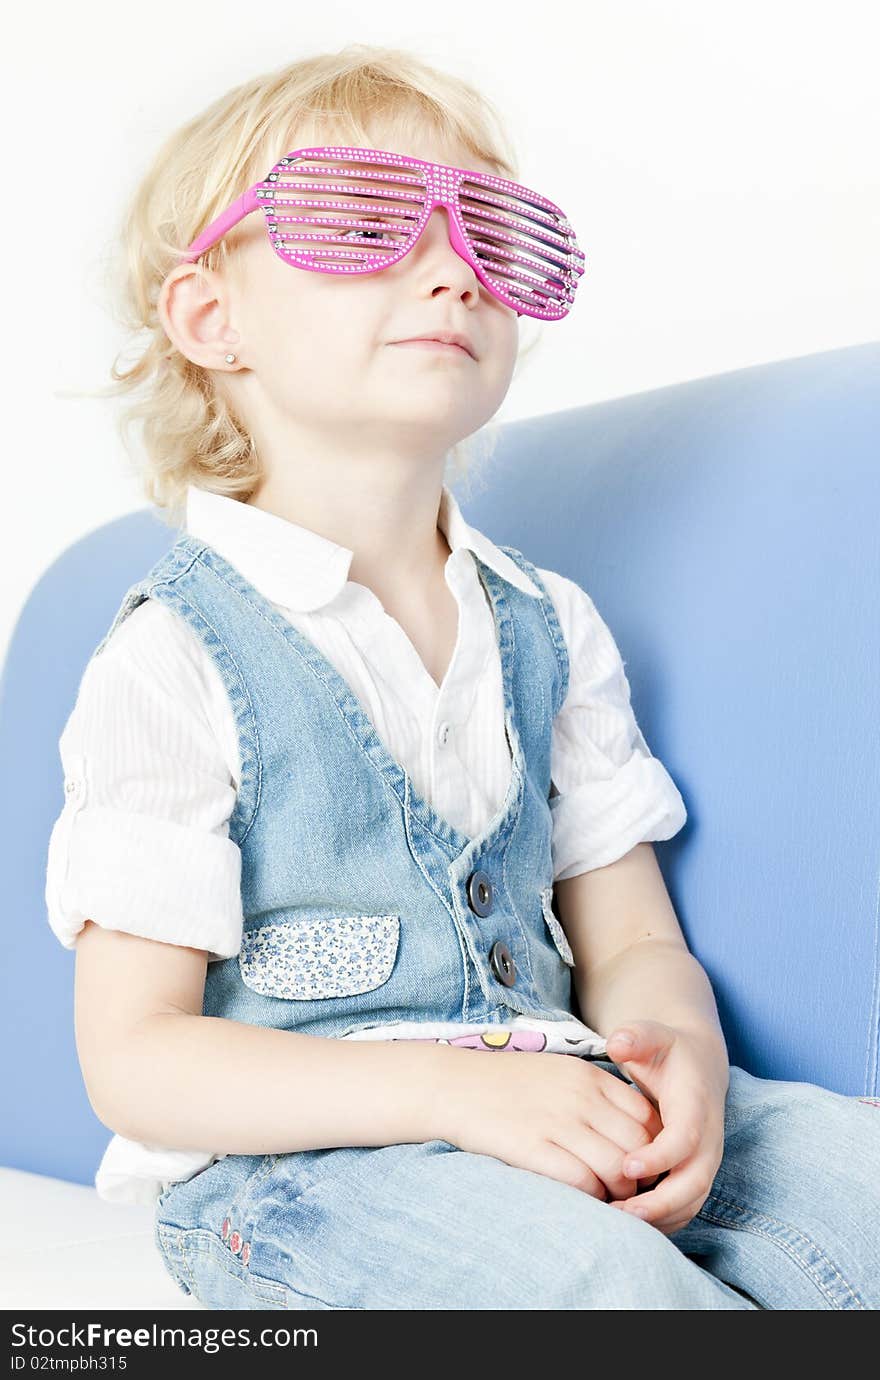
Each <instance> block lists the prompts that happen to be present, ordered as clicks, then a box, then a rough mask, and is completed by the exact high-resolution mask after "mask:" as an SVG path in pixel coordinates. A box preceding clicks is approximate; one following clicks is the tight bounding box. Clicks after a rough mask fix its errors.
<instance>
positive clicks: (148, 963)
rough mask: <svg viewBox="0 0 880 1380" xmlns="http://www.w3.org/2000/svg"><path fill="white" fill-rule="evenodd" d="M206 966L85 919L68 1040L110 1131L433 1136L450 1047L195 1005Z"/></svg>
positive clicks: (439, 1134) (178, 1139)
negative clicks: (259, 1022) (289, 1024)
mask: <svg viewBox="0 0 880 1380" xmlns="http://www.w3.org/2000/svg"><path fill="white" fill-rule="evenodd" d="M206 969H207V952H206V951H205V950H201V949H191V948H184V947H183V946H181V945H177V944H164V943H160V942H159V941H157V940H154V939H143V938H141V937H140V936H138V935H134V934H130V933H128V932H126V931H123V930H112V929H105V928H103V927H102V926H99V925H96V924H94V923H93V922H92V921H90V920H87V921H86V922H85V924H84V926H83V928H82V930H81V932H80V934H79V936H78V938H77V942H76V978H75V1027H76V1044H77V1053H78V1056H79V1061H80V1067H81V1069H82V1073H83V1079H84V1082H85V1086H86V1092H87V1094H88V1097H89V1101H90V1103H91V1105H92V1108H93V1110H94V1112H95V1115H96V1116H97V1117H98V1119H99V1120H100V1121H102V1122H103V1123H104V1125H105V1126H107V1127H108V1128H109V1129H110V1130H111V1131H114V1132H115V1133H117V1134H119V1135H121V1136H124V1137H126V1138H127V1139H129V1140H134V1141H140V1142H143V1143H148V1144H154V1145H165V1146H173V1147H174V1148H175V1149H181V1150H189V1149H200V1150H209V1151H211V1152H212V1153H214V1152H216V1153H220V1154H237V1155H251V1154H270V1153H275V1152H280V1153H283V1152H285V1151H291V1150H306V1149H322V1148H325V1147H329V1146H339V1145H388V1144H392V1143H396V1142H405V1141H428V1140H434V1139H438V1138H439V1139H443V1138H445V1137H444V1132H443V1130H442V1129H441V1126H440V1121H441V1118H442V1117H443V1116H444V1115H445V1097H446V1094H445V1089H446V1086H447V1083H448V1081H449V1071H450V1068H451V1060H452V1059H454V1058H456V1057H458V1058H459V1060H460V1059H461V1051H460V1050H457V1049H455V1048H454V1047H453V1046H449V1045H435V1044H422V1043H419V1042H415V1041H409V1040H400V1041H396V1042H395V1041H391V1040H389V1041H377V1042H375V1043H374V1042H372V1041H356V1040H340V1039H332V1038H325V1037H322V1036H317V1035H305V1034H300V1033H297V1032H291V1031H285V1030H276V1029H273V1028H264V1027H262V1026H255V1025H248V1024H245V1023H243V1022H240V1021H232V1020H226V1019H223V1018H218V1017H215V1016H203V1015H202V1014H201V1012H202V1003H203V998H204V988H205V973H206ZM460 1068H461V1063H459V1064H458V1065H456V1069H457V1070H458V1069H460ZM443 1124H445V1122H444V1123H443Z"/></svg>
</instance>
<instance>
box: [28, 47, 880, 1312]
mask: <svg viewBox="0 0 880 1380" xmlns="http://www.w3.org/2000/svg"><path fill="white" fill-rule="evenodd" d="M490 113H491V112H490V107H489V105H488V103H486V102H485V101H483V100H482V99H481V98H480V97H479V96H478V94H477V92H475V91H474V90H473V88H471V87H469V86H467V85H465V84H463V83H462V82H461V81H459V80H456V79H454V78H452V77H450V76H446V75H444V74H442V73H439V72H436V71H434V70H432V69H430V68H428V67H426V66H424V65H423V64H421V63H419V62H417V61H416V60H415V59H413V58H411V57H409V56H408V55H406V54H401V53H398V52H393V51H392V52H389V51H387V50H375V49H364V48H363V47H361V46H359V45H358V46H356V47H354V48H349V49H346V50H344V51H343V52H342V53H339V54H333V55H329V56H322V57H316V58H312V59H309V60H307V61H303V62H300V63H297V64H294V65H293V66H291V67H287V68H284V69H282V70H281V71H278V72H274V73H271V74H269V75H268V76H264V77H260V78H257V79H255V80H253V81H251V82H249V83H247V84H246V85H244V86H242V87H240V88H238V89H236V90H233V91H231V92H230V93H229V94H227V95H226V96H224V97H223V98H222V99H220V100H218V101H217V102H216V103H215V104H214V105H213V106H211V107H210V108H209V109H208V110H206V111H204V112H203V113H202V114H200V115H198V116H197V117H196V118H195V119H193V120H192V121H191V122H190V123H189V124H188V125H187V126H185V127H184V128H183V129H181V130H180V131H179V132H178V133H177V134H175V135H174V136H173V138H172V139H170V140H169V142H168V143H167V144H166V146H165V147H164V148H163V149H162V151H161V152H160V154H159V156H158V158H157V160H156V163H155V165H154V167H153V169H152V171H151V172H150V174H149V176H148V178H147V179H146V180H145V182H144V183H143V185H142V187H141V188H140V190H139V192H138V194H137V196H136V198H135V201H134V204H133V207H132V211H131V214H130V218H129V223H128V227H127V243H128V255H127V262H128V265H129V272H130V275H131V279H130V285H129V286H130V301H131V306H132V310H133V312H134V322H135V324H137V325H139V326H141V327H143V328H145V329H146V331H147V339H148V343H147V347H146V350H145V352H144V353H143V355H142V357H141V359H140V360H139V361H138V363H137V364H136V365H134V366H133V367H132V368H131V369H130V370H129V371H128V373H126V374H118V373H114V377H115V378H116V379H118V380H121V381H122V383H123V385H124V386H125V387H135V386H141V385H143V386H144V389H145V398H144V399H143V400H141V401H140V402H139V403H138V404H137V405H136V406H135V407H134V408H133V409H132V413H131V414H130V415H139V416H141V417H143V418H144V419H145V422H146V425H145V430H144V437H145V444H146V451H147V454H148V456H149V465H148V472H147V477H146V485H145V488H146V492H147V494H148V496H149V498H150V499H151V500H152V501H154V502H155V503H156V505H157V506H158V507H159V508H160V509H162V510H164V511H165V512H166V513H167V514H168V515H169V516H170V517H171V518H172V520H174V521H177V520H179V519H180V518H181V517H183V518H184V519H185V528H184V530H182V531H181V532H180V534H179V535H178V538H177V540H176V542H175V543H174V545H173V546H171V548H170V549H169V551H168V552H167V554H166V555H165V556H163V557H162V559H161V560H159V561H158V562H157V563H156V565H155V566H154V567H153V569H152V570H150V571H149V572H147V573H146V574H145V576H144V578H143V579H141V580H139V581H138V582H137V583H136V584H135V585H133V586H132V588H131V589H130V590H129V591H128V592H127V594H126V595H125V598H124V600H123V602H122V605H121V607H120V609H119V612H118V613H117V615H116V618H115V619H114V620H113V623H112V625H111V627H110V629H109V630H108V632H107V634H106V636H105V637H104V639H103V640H102V642H101V643H100V644H99V646H98V648H97V649H96V651H95V653H94V655H93V657H92V659H91V660H90V662H89V664H88V666H87V668H86V671H85V674H84V676H83V679H82V683H81V686H80V691H79V694H78V697H77V702H76V705H75V707H74V711H73V713H72V714H71V716H70V718H69V720H68V723H67V725H66V726H65V730H64V733H63V734H62V738H61V742H60V750H61V756H62V762H63V765H64V770H65V778H66V789H67V792H68V796H67V802H66V804H65V808H64V811H63V813H62V816H61V818H60V819H59V821H58V822H57V823H56V826H55V829H54V830H53V834H52V839H51V844H50V856H49V871H48V877H47V892H46V894H47V901H48V904H49V915H50V921H51V923H52V925H53V927H54V929H55V931H56V932H57V934H58V936H59V938H60V939H61V940H62V942H63V943H65V944H66V945H68V947H75V949H76V1037H77V1047H78V1053H79V1057H80V1061H81V1065H82V1070H83V1076H84V1079H85V1083H86V1087H87V1091H88V1095H89V1098H90V1101H91V1103H92V1106H93V1108H94V1110H95V1112H96V1114H97V1115H98V1116H99V1117H100V1119H101V1120H102V1121H103V1122H104V1123H105V1124H106V1125H107V1126H108V1127H110V1128H112V1129H113V1131H114V1132H115V1135H114V1138H113V1140H112V1141H111V1143H110V1145H109V1147H108V1149H107V1153H106V1155H105V1157H104V1160H103V1162H102V1165H101V1169H100V1171H99V1173H98V1177H97V1181H96V1182H97V1186H98V1189H99V1192H101V1194H102V1196H105V1197H107V1198H117V1199H125V1200H129V1201H133V1200H146V1201H150V1202H154V1201H155V1202H157V1215H156V1243H157V1246H158V1249H159V1251H160V1252H161V1254H162V1258H163V1260H164V1262H165V1264H166V1266H167V1268H168V1270H169V1272H170V1273H171V1275H172V1276H173V1278H174V1279H175V1280H176V1281H177V1283H178V1285H179V1286H180V1288H181V1289H182V1290H183V1291H184V1292H186V1293H192V1294H195V1295H196V1296H197V1298H198V1299H199V1300H201V1302H202V1303H203V1304H204V1305H205V1306H207V1307H208V1308H211V1309H226V1308H231V1309H247V1308H295V1309H311V1308H320V1309H332V1308H338V1309H374V1308H376V1309H423V1308H428V1309H503V1308H516V1309H532V1308H534V1309H559V1308H564V1309H586V1308H588V1309H604V1308H609V1309H626V1308H639V1309H643V1308H650V1309H756V1308H855V1309H873V1308H876V1307H877V1306H878V1300H880V1270H878V1265H880V1247H878V1234H877V1231H876V1226H877V1217H878V1199H880V1190H878V1188H877V1176H876V1168H877V1164H878V1161H880V1112H878V1110H877V1108H876V1107H875V1106H873V1105H871V1104H870V1102H869V1101H868V1100H866V1099H858V1098H850V1097H844V1096H841V1095H838V1094H836V1093H833V1092H831V1091H828V1090H826V1089H823V1088H820V1087H815V1086H812V1085H809V1084H804V1083H787V1082H771V1081H766V1080H761V1079H758V1078H755V1077H753V1076H752V1075H750V1074H749V1073H747V1072H746V1071H745V1070H743V1069H740V1068H737V1067H732V1068H731V1067H730V1066H729V1065H728V1060H727V1051H726V1046H725V1041H724V1037H723V1034H722V1031H721V1027H720V1024H719V1020H718V1014H717V1010H716V1007H715V1002H714V998H713V995H712V991H711V987H710V985H709V982H708V979H707V977H706V975H705V973H704V971H703V969H702V968H701V967H700V965H699V964H698V963H697V961H696V960H695V959H694V958H693V956H692V955H691V954H690V953H689V952H688V950H687V947H686V944H685V941H684V938H683V935H682V932H681V930H680V928H679V925H678V922H677V919H676V916H675V913H674V911H673V908H672V905H671V902H670V899H669V896H668V894H667V892H666V889H665V887H664V884H663V879H662V876H661V873H660V870H659V867H658V865H657V862H656V858H655V854H654V850H653V846H652V843H653V841H657V840H662V839H668V838H670V837H672V836H673V835H674V834H675V833H677V832H678V830H679V829H680V828H681V827H682V825H683V824H684V822H685V819H686V812H685V808H684V804H683V801H682V798H681V796H680V794H679V792H678V790H677V789H676V787H675V785H674V783H673V782H672V780H671V778H670V776H669V775H668V773H667V772H666V770H665V769H664V767H663V765H662V763H661V762H659V761H658V760H657V758H655V757H654V756H652V754H651V752H650V750H649V748H648V745H647V744H646V742H645V740H644V737H643V736H642V734H641V732H640V730H639V728H638V725H637V723H636V720H635V718H634V715H633V712H632V708H631V705H630V690H629V684H628V681H627V678H626V675H625V673H624V667H623V662H622V660H621V658H620V654H619V652H618V649H617V647H616V645H615V643H614V640H613V638H612V636H611V633H610V632H609V630H608V628H607V627H606V625H605V623H604V622H603V620H602V618H601V617H600V615H599V613H598V611H597V609H596V608H595V606H594V604H593V603H592V601H591V599H590V597H589V595H588V594H587V593H586V592H585V591H584V590H582V589H581V588H580V587H579V586H578V585H577V584H575V583H574V582H573V581H571V580H569V579H567V578H566V577H565V576H563V575H561V574H558V573H556V572H554V571H551V570H545V569H536V568H535V566H534V565H532V564H531V562H530V561H529V560H528V559H527V557H526V556H525V555H524V554H523V553H521V552H519V551H517V550H516V549H514V548H512V547H509V546H497V545H495V544H494V543H493V542H491V541H490V540H489V539H488V538H487V537H486V536H485V535H483V534H482V533H481V532H479V531H477V530H476V529H475V528H473V527H471V526H469V525H468V523H467V522H466V521H465V519H464V517H463V515H462V513H461V511H460V509H459V507H458V504H457V502H456V499H455V498H454V496H453V494H452V492H451V489H450V488H449V485H448V483H447V479H448V475H447V472H446V463H447V460H448V458H449V457H450V456H452V457H453V458H457V459H458V460H460V459H461V450H460V447H461V443H462V441H463V438H467V437H472V436H473V435H474V434H475V433H477V432H478V431H479V429H480V428H481V427H482V426H483V425H484V424H485V423H487V422H488V421H489V419H490V418H491V417H492V416H493V415H494V414H495V412H496V411H497V409H498V407H499V405H500V404H501V402H502V401H503V399H504V396H505V394H506V392H507V389H508V387H509V384H510V381H511V377H512V374H513V370H514V367H515V364H516V360H517V354H518V344H519V318H520V316H532V317H534V318H536V319H538V320H544V321H547V322H553V321H555V320H558V319H560V318H561V317H563V316H564V315H565V314H566V313H567V312H568V311H569V310H570V309H571V307H572V304H573V302H574V296H575V290H576V287H577V281H578V278H579V276H580V274H581V272H582V270H583V262H582V261H583V253H582V251H581V250H580V248H579V246H578V245H577V241H576V238H575V234H574V231H573V229H572V227H571V226H570V224H569V223H568V221H567V220H566V218H565V216H564V213H563V211H562V210H561V209H560V208H559V207H558V206H557V205H556V204H555V203H554V202H552V201H550V200H549V199H548V198H547V197H546V196H545V195H544V194H542V193H540V192H532V191H529V190H528V189H527V188H524V187H522V186H521V185H519V184H518V179H517V174H516V169H515V167H514V165H513V163H512V160H511V159H510V158H509V157H508V156H507V155H506V154H505V152H504V151H503V149H502V147H501V145H500V142H499V139H498V137H497V136H496V134H495V133H494V132H493V130H492V128H491V124H490V119H489V115H490ZM285 160H287V161H285ZM441 337H443V338H445V340H446V343H443V344H441V343H438V341H439V338H441ZM452 338H454V340H453V339H452ZM417 340H418V343H416V341H417ZM455 342H457V343H455ZM554 896H555V902H554ZM588 1022H589V1023H588ZM599 1032H605V1033H604V1034H600V1033H599ZM514 1054H515V1055H516V1056H517V1057H502V1058H494V1059H493V1058H491V1057H489V1056H491V1055H505V1056H510V1055H514ZM554 1054H568V1055H573V1056H575V1057H569V1058H553V1057H550V1056H552V1055H554ZM170 1147H176V1148H170ZM203 1147H210V1148H208V1149H204V1148H203Z"/></svg>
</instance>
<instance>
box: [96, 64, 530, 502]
mask: <svg viewBox="0 0 880 1380" xmlns="http://www.w3.org/2000/svg"><path fill="white" fill-rule="evenodd" d="M373 120H378V121H380V122H381V124H382V126H383V128H384V127H386V126H389V125H390V126H391V127H392V128H393V129H394V130H395V132H396V133H397V134H398V135H399V137H401V138H402V139H404V141H405V140H406V137H407V134H408V131H413V130H418V129H424V128H426V127H427V128H428V129H429V130H430V131H432V132H434V133H436V134H437V135H438V136H439V137H440V138H441V140H443V141H446V140H449V141H454V142H456V143H458V144H460V145H462V146H464V147H465V148H466V149H467V150H468V151H469V152H470V153H471V154H472V155H473V156H474V157H475V158H477V159H479V160H481V161H483V162H485V163H488V164H490V165H491V166H493V167H494V168H495V170H496V171H497V173H498V175H499V176H501V177H509V178H511V179H513V180H514V181H518V180H519V174H518V170H517V167H516V162H515V156H514V154H513V151H512V149H511V147H510V145H509V144H508V142H507V141H506V139H505V136H504V133H503V129H502V126H501V122H500V119H499V117H498V114H497V111H496V109H495V107H494V105H492V103H491V102H490V101H489V100H488V99H487V98H486V97H484V96H483V95H482V94H481V93H479V92H478V91H477V90H476V89H475V88H474V87H473V86H471V85H470V84H469V83H468V82H465V81H463V80H462V79H461V78H459V77H457V76H452V75H449V74H447V73H444V72H440V71H437V70H436V69H434V68H433V67H430V66H428V65H427V64H426V63H425V62H423V61H421V60H420V59H419V58H417V57H415V56H413V55H412V54H410V53H407V52H402V51H400V50H398V49H394V48H385V47H373V46H369V45H366V44H349V45H348V46H346V47H345V48H343V49H341V50H340V51H339V52H336V53H327V54H320V55H317V56H314V57H307V58H303V59H302V60H301V61H299V62H294V63H291V64H289V65H287V66H284V67H281V68H279V69H277V70H276V71H272V72H268V73H264V74H262V75H260V76H257V77H254V78H252V79H251V80H250V81H247V82H244V83H243V84H242V85H240V86H236V87H234V88H233V89H232V90H230V91H228V92H226V94H225V95H223V96H221V97H220V98H219V99H217V100H215V101H214V102H213V103H212V104H211V105H209V106H208V107H207V108H206V109H205V110H202V111H200V112H199V113H198V114H197V115H195V116H194V117H193V118H192V119H191V120H189V121H188V122H187V123H186V124H184V125H183V126H181V127H180V128H179V129H177V130H175V131H174V133H173V134H172V135H171V136H170V137H169V138H168V139H166V141H165V142H164V144H163V145H162V146H161V147H160V148H159V150H158V152H157V154H156V155H155V157H154V158H153V161H152V163H151V164H150V166H149V168H148V170H147V172H146V174H145V176H144V177H143V178H142V180H141V182H140V184H139V185H138V187H137V189H136V191H135V193H134V195H133V197H132V200H131V202H130V204H129V206H128V207H127V209H126V211H125V214H124V219H123V223H122V227H121V234H120V236H119V240H118V242H117V245H116V248H117V253H118V256H119V257H118V263H119V268H118V269H117V273H118V279H119V281H118V286H117V287H116V289H115V292H114V299H113V301H112V304H111V305H112V309H113V310H114V314H115V315H116V317H117V319H118V320H119V322H120V324H122V325H123V327H125V328H127V329H128V330H129V331H130V332H132V334H133V335H134V336H138V335H143V336H144V337H145V341H144V343H143V346H142V348H141V349H140V352H139V353H138V355H137V357H136V358H135V360H134V362H133V363H131V364H130V366H129V367H128V368H120V367H118V366H119V364H120V360H121V357H122V355H123V354H124V353H125V352H126V350H127V348H129V347H128V346H123V348H122V349H121V350H120V351H119V352H118V353H117V355H116V358H115V360H114V364H113V366H112V368H111V370H110V374H111V378H112V379H113V380H114V383H113V384H111V385H109V386H108V387H106V388H103V389H100V390H98V391H97V393H91V394H85V395H83V394H78V395H75V396H92V397H94V396H107V395H122V396H123V397H124V398H126V399H128V403H127V406H126V407H125V409H124V410H123V411H122V414H121V417H120V419H119V431H120V435H121V438H122V442H123V445H124V447H125V449H126V450H129V453H130V454H131V451H130V448H129V444H128V430H129V428H130V427H131V426H132V425H133V424H135V423H136V422H141V423H142V448H143V451H144V452H145V455H146V463H145V464H142V465H141V466H139V467H138V466H137V462H135V463H136V468H140V472H141V473H140V477H141V482H142V491H143V493H144V494H145V496H146V497H147V499H148V500H149V501H150V502H151V503H153V504H155V505H156V507H157V508H158V509H159V510H160V512H162V513H164V515H165V519H166V521H168V522H169V523H171V524H173V525H178V524H180V523H181V522H182V521H183V518H184V514H185V503H186V489H187V486H188V485H189V484H195V485H197V486H199V487H201V488H204V489H209V490H212V491H213V492H215V493H220V494H225V495H227V496H229V497H233V498H237V499H241V500H244V499H247V498H248V497H249V496H250V495H251V493H253V492H254V490H255V489H256V488H257V486H258V484H259V482H260V480H261V478H262V465H261V460H260V456H259V455H258V453H257V450H256V446H255V443H254V440H253V438H252V437H251V435H250V434H249V432H248V431H247V429H246V427H245V426H244V424H243V422H242V420H241V419H240V418H239V417H238V416H237V415H236V414H235V412H234V410H233V408H232V407H231V405H230V403H229V400H228V399H227V398H226V396H225V394H224V392H223V391H222V388H220V387H218V386H217V383H216V380H215V377H214V374H213V372H212V371H211V370H206V369H202V368H201V367H200V366H198V365H195V364H193V363H192V362H191V361H190V360H188V359H187V358H186V357H185V356H184V355H183V354H181V353H180V351H179V350H178V349H177V348H176V347H175V346H174V345H173V344H172V342H171V341H170V340H169V338H168V336H167V335H166V333H165V330H164V327H163V325H162V322H161V319H160V317H159V315H158V313H157V310H156V304H157V300H158V296H159V292H160V289H161V287H162V284H163V282H164V280H165V278H166V276H167V274H168V273H169V272H170V271H171V269H172V268H173V267H174V266H175V265H176V264H177V263H178V261H179V256H180V254H181V252H182V251H183V250H184V249H185V248H186V246H187V245H188V244H189V243H191V241H192V240H193V239H194V238H195V237H196V235H197V234H199V232H200V231H201V230H203V229H204V227H205V226H206V225H207V224H208V223H209V222H210V221H211V220H213V219H214V217H215V216H217V215H219V214H220V212H221V211H222V210H224V209H225V208H226V206H228V205H229V204H230V203H231V202H232V201H233V200H234V199H235V197H237V196H240V195H241V193H242V192H243V191H244V190H245V188H247V187H249V186H251V185H252V184H253V183H254V182H257V181H259V180H260V179H261V178H263V177H265V175H266V171H267V169H268V168H270V167H271V166H272V165H273V163H275V162H276V161H277V159H278V158H280V157H281V155H282V154H283V153H286V152H287V150H288V148H289V147H294V145H293V144H291V143H290V140H291V138H295V137H296V136H295V131H297V130H301V129H303V128H304V127H306V128H308V129H310V130H312V129H314V130H317V129H318V128H320V130H321V131H324V132H325V133H324V137H323V138H321V137H319V136H318V135H317V134H315V135H314V136H313V141H314V142H318V143H325V142H326V143H346V144H354V145H358V144H360V145H363V146H369V145H370V143H371V140H370V136H369V133H368V129H367V126H368V125H369V124H370V122H371V121H373ZM404 146H405V145H404ZM237 249H238V242H237V237H236V235H235V234H234V232H233V233H232V234H227V235H225V236H224V237H223V238H222V239H221V240H220V241H219V243H217V244H216V245H214V246H213V248H211V249H210V250H208V251H206V253H205V254H204V255H203V256H202V257H201V259H200V262H202V263H203V264H204V265H205V267H207V268H211V269H227V268H228V269H230V270H231V271H232V272H233V273H234V272H235V269H236V267H237V263H238V257H237ZM535 343H537V342H536V341H533V344H535ZM530 348H531V346H529V347H526V349H522V348H520V352H519V355H518V362H519V359H521V358H522V357H523V356H524V355H525V354H526V353H527V352H528V349H530ZM496 434H497V428H493V427H491V426H490V427H483V428H481V429H480V431H478V432H476V433H474V435H473V436H471V437H466V438H464V439H463V440H462V441H459V442H458V443H457V444H456V445H455V446H453V447H452V448H451V450H450V451H449V453H448V456H447V471H446V479H447V481H450V482H451V481H452V480H455V479H458V478H462V477H464V476H465V475H468V476H469V477H470V475H471V471H472V470H473V469H474V468H475V462H483V461H486V460H488V458H489V456H490V455H491V454H492V452H493V451H494V447H495V440H496ZM487 441H488V447H487V445H486V442H487Z"/></svg>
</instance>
